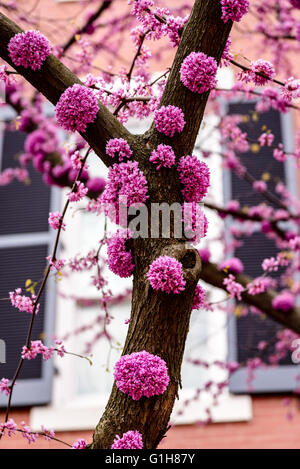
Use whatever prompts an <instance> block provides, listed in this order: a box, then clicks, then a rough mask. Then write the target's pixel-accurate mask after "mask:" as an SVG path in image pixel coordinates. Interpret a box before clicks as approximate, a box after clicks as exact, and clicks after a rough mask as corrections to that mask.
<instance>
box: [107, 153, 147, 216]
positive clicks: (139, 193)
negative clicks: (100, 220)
mask: <svg viewBox="0 0 300 469" xmlns="http://www.w3.org/2000/svg"><path fill="white" fill-rule="evenodd" d="M147 192H148V184H147V180H146V178H145V176H144V174H143V173H142V171H141V170H140V169H139V165H138V162H137V161H128V162H127V163H120V164H114V165H113V166H112V167H111V168H110V169H109V173H108V182H107V184H106V187H105V190H104V192H103V194H102V195H101V197H100V200H101V203H102V205H103V207H104V212H105V213H106V215H108V216H111V208H112V207H111V206H113V207H114V209H115V210H116V211H117V210H118V208H119V204H120V203H125V205H126V206H127V207H130V206H134V207H138V206H139V205H141V204H143V203H145V202H146V200H147V198H148V195H147Z"/></svg>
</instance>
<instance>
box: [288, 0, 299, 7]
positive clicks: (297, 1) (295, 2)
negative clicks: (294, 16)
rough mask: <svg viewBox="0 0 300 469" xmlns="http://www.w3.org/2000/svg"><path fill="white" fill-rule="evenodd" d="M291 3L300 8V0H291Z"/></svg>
mask: <svg viewBox="0 0 300 469" xmlns="http://www.w3.org/2000/svg"><path fill="white" fill-rule="evenodd" d="M290 3H291V4H292V5H293V7H295V8H299V9H300V0H290Z"/></svg>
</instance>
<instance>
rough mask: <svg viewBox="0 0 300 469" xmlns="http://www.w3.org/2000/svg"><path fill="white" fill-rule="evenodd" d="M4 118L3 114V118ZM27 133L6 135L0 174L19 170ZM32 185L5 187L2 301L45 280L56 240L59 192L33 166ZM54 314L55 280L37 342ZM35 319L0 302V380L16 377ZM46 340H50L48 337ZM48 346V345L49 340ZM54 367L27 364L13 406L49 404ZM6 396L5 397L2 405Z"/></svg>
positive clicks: (1, 199) (0, 196)
mask: <svg viewBox="0 0 300 469" xmlns="http://www.w3.org/2000/svg"><path fill="white" fill-rule="evenodd" d="M1 116H2V114H1ZM25 138H26V135H25V134H23V133H21V132H17V131H15V132H14V131H9V130H6V131H5V132H4V133H3V134H2V136H1V140H2V141H1V142H0V143H2V145H0V170H1V171H3V170H4V169H5V168H8V167H16V166H18V162H17V156H18V154H19V153H21V152H23V151H24V140H25ZM29 173H30V183H29V184H28V185H24V184H23V183H20V182H19V181H13V182H12V183H11V184H9V185H8V186H4V187H0V298H1V299H3V298H8V292H9V291H12V290H14V289H15V288H18V287H20V288H22V289H23V291H25V281H26V280H27V279H31V280H33V281H35V282H40V281H41V279H42V277H43V273H44V269H45V267H46V260H45V258H46V256H47V255H48V254H49V251H50V247H51V245H52V242H53V235H54V233H52V232H51V231H50V230H49V226H48V214H49V211H50V210H57V209H58V206H57V205H58V197H57V195H58V192H57V190H56V189H54V190H53V189H51V188H50V187H49V186H46V185H45V184H44V182H43V181H42V177H41V175H40V174H39V173H37V172H36V171H35V170H34V169H33V168H32V167H31V165H29ZM54 314H55V288H54V285H53V282H51V281H50V283H49V285H48V287H47V290H46V294H45V295H43V297H42V299H41V305H40V310H39V312H38V315H37V317H36V321H35V325H34V329H33V334H32V339H33V340H37V339H43V340H44V341H45V342H46V343H47V342H48V341H51V335H52V333H53V323H54ZM30 319H31V316H30V315H29V314H28V313H22V312H19V311H18V310H17V309H15V308H14V307H12V306H11V303H10V301H9V300H8V301H7V300H1V301H0V339H1V340H2V341H5V344H6V357H5V358H6V360H5V363H1V362H0V379H1V378H2V377H5V378H9V379H11V378H12V377H13V375H14V372H15V370H16V366H17V363H18V360H19V358H20V354H21V350H22V347H23V345H24V344H25V340H26V336H27V330H28V325H29V322H30ZM45 337H46V339H44V338H45ZM48 343H49V342H48ZM52 374H53V364H52V363H51V360H50V361H49V362H45V361H44V360H40V359H35V360H30V361H26V362H25V363H24V366H23V369H22V372H21V374H20V377H19V379H18V382H17V385H16V387H15V391H14V397H13V405H20V406H21V405H34V404H44V403H48V402H50V399H51V387H52V386H51V384H52ZM6 403H7V398H5V396H3V395H2V394H0V406H2V407H4V406H5V405H6Z"/></svg>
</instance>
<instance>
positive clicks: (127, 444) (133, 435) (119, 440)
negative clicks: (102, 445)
mask: <svg viewBox="0 0 300 469" xmlns="http://www.w3.org/2000/svg"><path fill="white" fill-rule="evenodd" d="M143 446H144V445H143V436H142V434H141V433H140V432H138V431H132V430H130V431H129V432H126V433H123V435H122V437H120V436H119V435H116V437H115V439H114V442H113V444H112V445H111V449H143Z"/></svg>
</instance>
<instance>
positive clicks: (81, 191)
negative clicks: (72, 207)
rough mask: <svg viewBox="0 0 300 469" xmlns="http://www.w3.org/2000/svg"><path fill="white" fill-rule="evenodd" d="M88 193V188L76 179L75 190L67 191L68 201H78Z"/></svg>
mask: <svg viewBox="0 0 300 469" xmlns="http://www.w3.org/2000/svg"><path fill="white" fill-rule="evenodd" d="M87 193H88V188H87V187H85V186H84V184H83V183H82V182H79V181H76V191H71V192H68V193H67V196H68V198H69V201H70V202H78V201H79V200H81V199H82V198H83V197H84V196H85V195H86V194H87Z"/></svg>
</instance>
